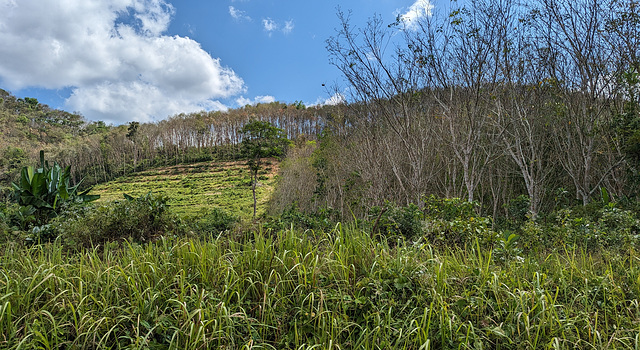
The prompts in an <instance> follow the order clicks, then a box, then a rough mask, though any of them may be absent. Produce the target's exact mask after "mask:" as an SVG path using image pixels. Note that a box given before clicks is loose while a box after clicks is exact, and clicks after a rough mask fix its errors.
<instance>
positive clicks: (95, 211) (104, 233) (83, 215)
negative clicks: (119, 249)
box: [51, 192, 186, 248]
mask: <svg viewBox="0 0 640 350" xmlns="http://www.w3.org/2000/svg"><path fill="white" fill-rule="evenodd" d="M125 198H126V200H124V201H117V202H110V203H106V204H103V205H98V206H95V207H93V208H83V209H79V210H80V212H77V211H76V212H74V211H70V212H68V213H65V215H64V216H60V217H58V218H56V219H55V220H53V221H52V223H51V226H52V228H51V229H53V230H56V231H57V232H58V233H59V235H60V238H61V240H62V242H63V244H65V245H66V246H69V247H71V248H79V247H91V246H96V245H103V244H105V243H107V242H112V241H123V240H130V241H133V242H138V243H142V242H149V241H153V240H154V239H156V238H158V237H160V236H165V235H183V234H185V233H186V227H185V225H184V224H183V222H182V221H181V220H180V219H179V218H178V217H177V216H176V215H175V214H173V213H172V212H171V211H170V210H168V208H167V198H166V197H163V196H156V195H153V194H152V193H151V192H150V193H148V194H146V195H144V196H141V197H138V198H133V197H131V196H129V195H125Z"/></svg>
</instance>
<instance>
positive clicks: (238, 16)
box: [229, 6, 251, 21]
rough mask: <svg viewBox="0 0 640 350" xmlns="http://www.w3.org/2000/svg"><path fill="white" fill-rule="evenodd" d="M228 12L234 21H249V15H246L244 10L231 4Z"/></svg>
mask: <svg viewBox="0 0 640 350" xmlns="http://www.w3.org/2000/svg"><path fill="white" fill-rule="evenodd" d="M229 14H230V15H231V17H233V19H235V20H236V21H243V20H246V21H251V17H249V16H247V13H246V12H244V11H241V10H238V9H237V8H235V7H233V6H229Z"/></svg>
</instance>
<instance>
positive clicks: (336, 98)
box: [321, 92, 347, 106]
mask: <svg viewBox="0 0 640 350" xmlns="http://www.w3.org/2000/svg"><path fill="white" fill-rule="evenodd" d="M346 101H347V100H346V98H345V97H344V95H343V94H342V93H339V92H336V93H335V94H333V96H331V97H329V98H328V99H326V100H324V102H323V103H322V104H321V105H323V106H335V105H339V104H341V103H345V102H346Z"/></svg>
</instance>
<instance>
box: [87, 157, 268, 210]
mask: <svg viewBox="0 0 640 350" xmlns="http://www.w3.org/2000/svg"><path fill="white" fill-rule="evenodd" d="M277 168H278V162H277V161H276V160H274V159H271V160H268V161H267V165H266V167H265V169H264V170H263V171H262V172H261V174H260V177H259V181H260V183H259V186H258V188H257V196H258V214H260V213H261V212H264V210H265V203H266V201H267V200H268V197H269V195H270V193H271V191H272V190H273V184H274V176H275V174H276V173H277ZM149 191H152V192H153V193H154V194H159V195H164V196H167V197H168V199H169V201H168V203H167V204H168V205H169V207H171V209H172V211H173V212H175V213H176V214H179V215H198V214H199V213H201V212H202V211H207V210H210V209H211V208H216V207H217V208H221V209H223V210H224V211H226V212H229V213H231V214H233V215H236V216H240V217H245V218H249V217H251V215H252V214H253V198H252V194H251V179H250V176H249V172H248V170H247V167H246V165H245V163H244V162H242V161H235V162H203V163H196V164H190V165H177V166H171V167H164V168H157V169H152V170H148V171H142V172H138V173H134V174H132V175H129V176H126V177H121V178H118V179H116V180H113V181H110V182H107V183H104V184H99V185H97V186H95V187H94V188H93V190H92V191H91V193H92V194H99V195H100V196H101V198H100V201H101V202H107V201H113V200H119V199H123V193H126V194H128V195H131V196H133V197H139V196H142V195H145V194H146V193H148V192H149Z"/></svg>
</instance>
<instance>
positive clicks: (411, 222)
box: [369, 203, 424, 239]
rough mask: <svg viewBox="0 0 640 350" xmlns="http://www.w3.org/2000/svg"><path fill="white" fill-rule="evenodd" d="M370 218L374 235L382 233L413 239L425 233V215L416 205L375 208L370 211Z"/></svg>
mask: <svg viewBox="0 0 640 350" xmlns="http://www.w3.org/2000/svg"><path fill="white" fill-rule="evenodd" d="M369 218H370V219H369V220H370V224H371V225H372V226H371V230H373V231H375V232H374V233H380V232H382V233H384V234H386V235H399V236H403V237H404V238H406V239H413V238H416V237H420V236H421V235H422V234H423V232H424V223H423V219H424V214H423V213H422V210H420V208H419V207H418V206H417V205H415V204H409V205H408V206H406V207H397V206H394V205H391V204H389V203H387V204H386V205H385V206H383V207H373V208H371V210H369Z"/></svg>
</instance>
